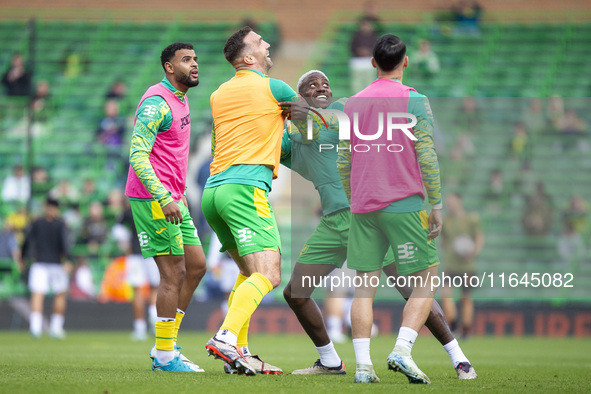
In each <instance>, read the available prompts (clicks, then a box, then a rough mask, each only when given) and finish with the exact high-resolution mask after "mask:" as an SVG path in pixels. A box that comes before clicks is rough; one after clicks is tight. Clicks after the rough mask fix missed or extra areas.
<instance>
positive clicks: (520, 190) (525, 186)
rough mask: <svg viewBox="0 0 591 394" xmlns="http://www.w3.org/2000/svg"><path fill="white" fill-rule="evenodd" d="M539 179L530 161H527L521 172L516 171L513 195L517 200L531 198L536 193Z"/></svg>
mask: <svg viewBox="0 0 591 394" xmlns="http://www.w3.org/2000/svg"><path fill="white" fill-rule="evenodd" d="M537 183H538V177H537V176H536V174H535V172H534V171H533V169H532V168H531V164H530V162H529V160H525V161H524V162H523V164H522V166H521V169H520V170H519V171H516V173H515V178H514V180H513V195H514V196H515V197H516V198H523V196H529V195H531V194H533V193H535V191H536V184H537Z"/></svg>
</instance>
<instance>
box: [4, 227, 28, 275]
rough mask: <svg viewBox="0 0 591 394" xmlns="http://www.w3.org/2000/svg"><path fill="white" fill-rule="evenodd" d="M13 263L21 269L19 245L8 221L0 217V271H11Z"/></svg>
mask: <svg viewBox="0 0 591 394" xmlns="http://www.w3.org/2000/svg"><path fill="white" fill-rule="evenodd" d="M15 265H16V266H17V267H18V269H19V271H23V269H24V267H23V265H22V261H21V251H20V247H19V244H18V242H17V240H16V236H15V234H14V231H13V230H12V228H11V227H10V223H8V222H7V221H4V222H2V221H1V219H0V271H12V268H11V267H13V266H15Z"/></svg>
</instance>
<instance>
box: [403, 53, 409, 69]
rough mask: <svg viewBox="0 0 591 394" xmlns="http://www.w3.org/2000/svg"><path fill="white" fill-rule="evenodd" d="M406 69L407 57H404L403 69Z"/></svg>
mask: <svg viewBox="0 0 591 394" xmlns="http://www.w3.org/2000/svg"><path fill="white" fill-rule="evenodd" d="M407 67H408V56H405V57H404V68H407Z"/></svg>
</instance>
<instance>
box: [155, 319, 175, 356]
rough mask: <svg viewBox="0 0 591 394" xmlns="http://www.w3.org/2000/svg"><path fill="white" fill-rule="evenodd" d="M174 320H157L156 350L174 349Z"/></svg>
mask: <svg viewBox="0 0 591 394" xmlns="http://www.w3.org/2000/svg"><path fill="white" fill-rule="evenodd" d="M174 325H175V322H174V320H171V321H157V322H156V350H169V351H170V350H174V344H173V341H174V338H173V335H174Z"/></svg>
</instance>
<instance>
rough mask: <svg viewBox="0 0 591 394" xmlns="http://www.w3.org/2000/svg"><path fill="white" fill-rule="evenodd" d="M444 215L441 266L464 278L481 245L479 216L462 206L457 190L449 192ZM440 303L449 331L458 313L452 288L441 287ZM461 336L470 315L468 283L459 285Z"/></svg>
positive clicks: (455, 326) (470, 271) (468, 325)
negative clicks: (443, 257) (460, 295)
mask: <svg viewBox="0 0 591 394" xmlns="http://www.w3.org/2000/svg"><path fill="white" fill-rule="evenodd" d="M445 205H446V207H447V215H446V217H445V218H444V219H443V222H444V224H445V225H444V226H443V230H442V231H441V241H442V246H443V251H444V256H445V259H444V263H445V264H444V270H445V273H446V275H448V276H450V277H452V278H453V277H456V276H460V277H464V275H467V276H468V278H470V277H472V276H474V275H476V256H478V254H479V253H480V251H481V250H482V248H483V247H484V232H483V231H482V226H481V223H480V216H479V215H478V213H476V212H467V211H466V210H465V209H464V206H463V203H462V198H461V196H460V195H459V194H456V193H450V194H448V196H447V198H446V202H445ZM441 297H442V299H441V306H442V307H443V312H444V313H445V316H446V317H447V319H448V321H449V325H450V328H451V330H452V331H456V330H457V329H458V313H457V309H456V305H455V301H454V299H453V288H451V287H442V288H441ZM461 304H462V310H461V316H462V325H461V332H462V337H464V338H466V337H467V336H468V335H469V334H470V330H471V327H472V320H473V319H474V303H473V301H472V298H471V296H470V286H464V287H463V288H462V299H461Z"/></svg>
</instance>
